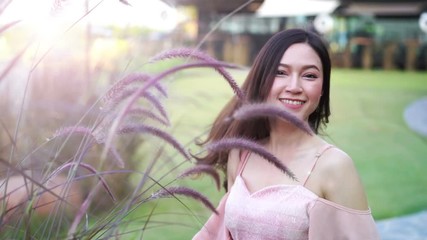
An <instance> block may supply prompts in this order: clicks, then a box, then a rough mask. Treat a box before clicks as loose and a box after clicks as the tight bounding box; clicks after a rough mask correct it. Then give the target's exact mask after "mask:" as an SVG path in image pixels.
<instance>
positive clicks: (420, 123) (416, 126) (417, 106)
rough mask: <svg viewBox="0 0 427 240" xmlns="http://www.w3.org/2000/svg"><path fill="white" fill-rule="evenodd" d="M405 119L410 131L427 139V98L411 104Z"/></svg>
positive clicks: (406, 110)
mask: <svg viewBox="0 0 427 240" xmlns="http://www.w3.org/2000/svg"><path fill="white" fill-rule="evenodd" d="M403 117H404V118H405V121H406V124H407V125H408V127H409V128H410V129H412V130H414V131H415V132H418V133H419V134H421V135H423V136H425V137H427V97H424V98H421V99H420V100H418V101H415V102H413V103H411V104H409V106H408V107H407V108H406V109H405V112H404V113H403Z"/></svg>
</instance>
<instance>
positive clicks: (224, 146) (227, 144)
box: [206, 138, 298, 181]
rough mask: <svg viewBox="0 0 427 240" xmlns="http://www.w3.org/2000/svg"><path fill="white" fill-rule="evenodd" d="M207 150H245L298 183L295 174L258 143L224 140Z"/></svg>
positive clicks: (214, 143) (211, 144) (245, 140)
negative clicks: (256, 155)
mask: <svg viewBox="0 0 427 240" xmlns="http://www.w3.org/2000/svg"><path fill="white" fill-rule="evenodd" d="M206 148H207V150H209V151H212V152H223V151H229V150H231V149H235V148H237V149H245V150H249V151H251V152H254V153H256V154H258V155H259V156H261V157H262V158H264V159H265V160H267V161H268V162H270V163H272V164H273V165H274V166H276V167H277V168H279V169H280V170H281V171H282V172H284V173H285V174H286V175H288V176H289V177H290V178H291V179H293V180H294V181H298V180H297V179H296V177H295V174H294V173H292V172H291V170H289V169H288V167H286V166H285V165H284V164H283V163H282V162H281V161H280V160H279V159H278V158H277V157H276V156H274V155H273V154H272V153H270V152H269V151H268V150H267V149H265V148H264V147H263V146H262V145H260V144H258V143H257V142H254V141H251V140H249V139H244V138H224V139H222V140H218V141H216V142H212V143H210V144H208V145H207V147H206Z"/></svg>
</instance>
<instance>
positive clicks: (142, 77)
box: [103, 73, 168, 101]
mask: <svg viewBox="0 0 427 240" xmlns="http://www.w3.org/2000/svg"><path fill="white" fill-rule="evenodd" d="M151 77H152V76H151V75H150V74H147V73H131V74H129V75H127V76H126V77H124V78H123V79H121V80H120V81H118V82H117V83H116V84H114V86H113V87H111V88H110V90H108V92H107V93H106V94H105V96H104V98H103V101H111V100H112V99H114V98H116V95H118V94H120V93H121V92H123V90H124V89H125V88H126V87H127V86H129V85H130V84H132V83H141V82H142V83H143V82H145V81H147V80H148V79H150V78H151ZM154 87H155V88H156V89H157V90H158V91H159V92H160V93H161V94H162V95H163V96H165V97H167V96H168V94H167V91H166V89H165V88H164V87H163V86H161V85H160V84H159V83H156V84H155V85H154Z"/></svg>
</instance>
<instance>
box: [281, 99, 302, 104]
mask: <svg viewBox="0 0 427 240" xmlns="http://www.w3.org/2000/svg"><path fill="white" fill-rule="evenodd" d="M279 100H280V101H281V102H283V103H285V104H290V105H303V104H304V103H305V101H301V100H292V99H285V98H280V99H279Z"/></svg>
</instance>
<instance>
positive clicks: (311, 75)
mask: <svg viewBox="0 0 427 240" xmlns="http://www.w3.org/2000/svg"><path fill="white" fill-rule="evenodd" d="M304 77H305V78H308V79H316V78H317V75H315V74H306V75H304Z"/></svg>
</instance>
